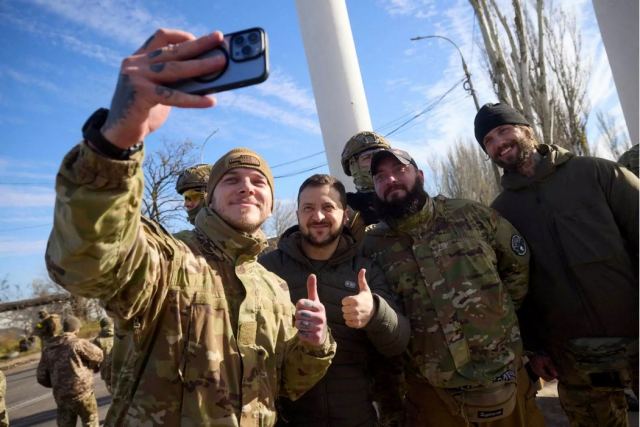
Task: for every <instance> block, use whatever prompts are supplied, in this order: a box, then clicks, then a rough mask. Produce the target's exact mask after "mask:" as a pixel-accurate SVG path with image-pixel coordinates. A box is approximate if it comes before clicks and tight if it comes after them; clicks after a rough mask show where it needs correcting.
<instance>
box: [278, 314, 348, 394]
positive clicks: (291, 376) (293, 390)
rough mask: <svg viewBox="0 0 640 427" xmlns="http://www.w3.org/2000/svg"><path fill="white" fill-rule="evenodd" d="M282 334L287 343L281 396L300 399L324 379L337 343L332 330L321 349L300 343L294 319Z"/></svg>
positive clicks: (328, 332) (283, 326)
mask: <svg viewBox="0 0 640 427" xmlns="http://www.w3.org/2000/svg"><path fill="white" fill-rule="evenodd" d="M292 309H293V307H292ZM281 333H282V334H284V336H285V340H286V341H285V343H286V344H285V356H284V360H283V362H282V377H281V380H282V383H281V385H280V394H281V395H283V396H285V397H288V398H289V399H291V400H296V399H298V398H300V396H302V395H303V394H304V393H305V392H307V390H309V389H311V388H312V387H313V386H314V385H316V383H317V382H318V381H320V380H321V379H322V377H324V374H325V373H326V372H327V369H329V366H330V365H331V360H333V356H335V354H336V342H335V340H334V339H333V336H332V335H331V331H330V330H328V331H327V338H326V339H325V341H324V344H322V345H321V346H320V347H313V346H311V345H309V344H307V343H305V342H302V341H300V340H299V339H298V330H297V329H296V328H295V327H294V326H293V318H292V323H291V324H289V325H285V324H283V325H282V330H281Z"/></svg>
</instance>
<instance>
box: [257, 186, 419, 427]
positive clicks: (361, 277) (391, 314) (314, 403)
mask: <svg viewBox="0 0 640 427" xmlns="http://www.w3.org/2000/svg"><path fill="white" fill-rule="evenodd" d="M346 199H347V197H346V193H345V189H344V186H343V185H342V183H341V182H340V181H338V180H337V179H336V178H334V177H332V176H329V175H313V176H311V177H309V178H307V179H306V180H305V181H304V182H303V183H302V185H301V186H300V190H299V191H298V209H297V217H298V225H296V226H293V227H291V228H290V229H289V230H287V231H286V232H285V233H284V234H283V235H282V237H281V238H280V241H279V242H278V249H276V250H274V251H271V252H269V253H268V254H266V255H264V256H262V257H261V258H260V262H261V263H262V264H263V265H264V266H265V267H266V268H267V269H268V270H270V271H272V272H274V273H276V274H277V275H278V276H280V277H282V278H283V279H284V280H285V281H286V282H287V284H288V286H289V291H290V292H291V298H292V300H293V301H295V300H297V299H299V298H302V297H304V295H305V294H306V292H307V283H308V281H309V280H313V281H317V286H318V295H319V296H320V297H321V299H322V301H324V302H325V304H326V306H327V308H328V311H327V322H328V323H329V326H330V327H331V331H332V333H333V336H334V338H335V340H336V343H337V344H338V347H337V352H336V357H335V359H334V361H333V363H332V364H331V366H330V367H329V370H328V371H327V374H326V375H325V376H324V378H323V379H322V380H320V381H319V382H318V384H316V385H315V386H314V387H313V388H312V389H311V390H309V391H308V392H307V393H305V395H304V396H302V397H301V398H300V399H298V400H297V401H295V402H292V401H291V400H289V399H286V398H283V399H281V400H280V402H279V404H280V408H281V412H280V414H279V420H280V421H281V423H282V424H286V425H291V426H314V425H317V426H336V427H339V426H374V425H376V413H375V410H374V407H373V405H372V400H371V393H370V388H371V375H372V372H371V371H370V368H371V367H370V362H371V357H372V356H373V354H374V353H377V352H379V353H381V354H383V355H385V356H395V355H399V354H401V353H402V352H403V351H404V350H405V348H406V346H407V342H408V341H409V322H408V320H407V319H406V318H405V317H404V316H403V315H402V314H398V312H397V311H398V306H397V305H396V304H397V303H396V301H395V298H394V297H393V296H392V294H391V291H390V290H389V287H388V286H387V284H386V283H385V280H384V273H383V272H382V270H380V267H378V266H377V265H375V264H373V263H372V262H371V260H369V259H367V258H364V257H362V256H359V255H358V245H357V244H356V241H355V239H354V238H353V236H352V235H351V233H350V231H349V229H348V228H346V227H344V225H345V224H346V222H347V216H346V208H347V203H346ZM310 275H311V276H310Z"/></svg>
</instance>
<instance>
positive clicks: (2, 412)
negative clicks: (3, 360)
mask: <svg viewBox="0 0 640 427" xmlns="http://www.w3.org/2000/svg"><path fill="white" fill-rule="evenodd" d="M6 394H7V379H6V378H5V376H4V372H2V371H0V427H9V414H7V404H6V401H5V399H4V396H5V395H6Z"/></svg>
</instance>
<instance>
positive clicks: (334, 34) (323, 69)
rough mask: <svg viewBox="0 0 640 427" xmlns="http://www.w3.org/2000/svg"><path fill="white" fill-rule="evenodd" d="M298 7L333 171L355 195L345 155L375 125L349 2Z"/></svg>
mask: <svg viewBox="0 0 640 427" xmlns="http://www.w3.org/2000/svg"><path fill="white" fill-rule="evenodd" d="M296 9H297V11H298V21H299V22H300V32H301V33H302V40H303V43H304V50H305V54H306V57H307V64H308V66H309V74H310V75H311V84H312V86H313V94H314V97H315V101H316V109H317V111H318V117H319V119H320V129H321V130H322V139H323V140H324V147H325V151H326V155H327V162H328V164H329V171H330V173H331V175H333V176H335V177H337V178H339V179H340V181H342V182H343V183H344V184H345V187H346V188H347V191H354V190H355V187H354V185H353V180H352V179H351V178H350V177H348V176H346V175H345V174H344V172H343V171H342V166H341V164H340V154H341V153H342V149H343V148H344V144H345V143H346V142H347V140H348V139H349V138H350V137H351V136H352V135H354V134H356V133H357V132H360V131H363V130H371V129H372V126H371V118H370V117H369V107H368V106H367V98H366V96H365V93H364V86H363V84H362V77H361V75H360V65H359V64H358V57H357V54H356V47H355V44H354V42H353V36H352V34H351V24H350V23H349V15H348V13H347V5H346V3H345V0H296Z"/></svg>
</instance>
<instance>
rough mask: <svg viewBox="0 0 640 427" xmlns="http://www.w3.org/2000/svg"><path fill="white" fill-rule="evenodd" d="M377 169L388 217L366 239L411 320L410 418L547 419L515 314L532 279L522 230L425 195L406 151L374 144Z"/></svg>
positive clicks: (483, 211)
mask: <svg viewBox="0 0 640 427" xmlns="http://www.w3.org/2000/svg"><path fill="white" fill-rule="evenodd" d="M371 174H372V176H373V183H374V186H375V191H376V196H377V201H376V207H377V209H378V213H379V214H380V216H381V219H382V221H381V222H380V223H378V224H376V225H374V226H373V227H371V228H370V229H368V230H367V234H366V236H365V239H364V241H363V244H362V248H363V251H364V253H365V255H368V256H369V257H370V258H372V259H373V260H375V261H377V262H378V264H379V265H380V266H382V268H383V270H384V272H385V275H386V278H387V282H388V283H389V284H390V285H391V287H392V290H393V291H395V292H396V293H397V294H398V295H399V296H400V298H401V300H402V303H403V305H404V309H405V313H406V315H407V317H408V318H409V320H410V322H411V340H410V342H409V349H408V357H407V358H406V360H407V364H406V369H405V370H406V378H407V402H406V408H407V424H406V425H407V426H450V427H454V426H460V427H462V426H468V425H469V423H470V422H471V423H473V424H474V425H475V424H476V423H482V425H487V426H492V427H496V426H504V427H507V426H509V427H510V426H525V425H527V426H535V425H542V424H543V420H542V415H541V413H540V411H539V410H538V409H537V407H536V406H535V399H534V398H535V391H534V390H533V389H532V387H531V383H530V381H529V378H528V376H527V374H526V371H525V369H524V368H523V367H522V360H521V357H522V343H521V341H520V331H519V329H518V321H517V318H516V314H515V310H516V308H517V307H518V306H519V305H520V303H521V301H522V300H523V298H524V296H525V294H526V292H527V285H528V273H529V252H528V248H527V244H526V242H525V241H524V239H523V238H522V237H520V235H519V234H518V232H517V231H516V230H515V229H514V228H513V226H511V224H509V222H507V221H506V220H505V219H504V218H502V217H500V216H499V215H498V214H497V213H496V212H495V211H493V210H491V209H489V208H487V207H486V206H483V205H481V204H479V203H475V202H472V201H469V200H457V199H448V198H445V197H443V196H438V197H435V198H431V197H429V195H428V194H427V193H426V192H425V190H424V174H423V172H422V171H421V170H419V169H418V167H417V165H416V162H415V161H414V160H413V158H412V157H411V156H410V155H409V153H407V152H406V151H403V150H398V149H386V150H380V151H378V152H377V153H375V154H374V156H373V159H372V160H371Z"/></svg>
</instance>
